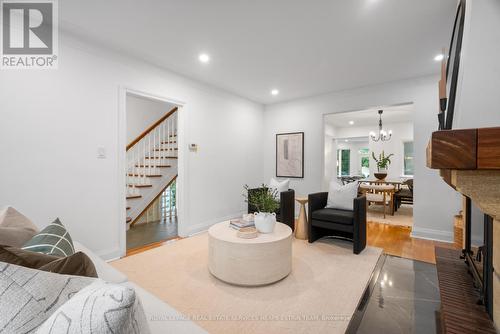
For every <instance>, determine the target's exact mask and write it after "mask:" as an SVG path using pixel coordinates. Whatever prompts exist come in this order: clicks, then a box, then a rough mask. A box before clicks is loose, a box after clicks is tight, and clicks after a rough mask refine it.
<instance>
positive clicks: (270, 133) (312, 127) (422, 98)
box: [263, 76, 460, 241]
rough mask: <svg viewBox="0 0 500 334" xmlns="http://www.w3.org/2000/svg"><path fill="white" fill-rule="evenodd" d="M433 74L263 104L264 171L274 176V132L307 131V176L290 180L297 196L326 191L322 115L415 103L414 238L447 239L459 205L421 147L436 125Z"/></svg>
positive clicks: (452, 191)
mask: <svg viewBox="0 0 500 334" xmlns="http://www.w3.org/2000/svg"><path fill="white" fill-rule="evenodd" d="M437 82H438V78H437V77H434V76H433V77H427V78H421V79H414V80H408V81H400V82H395V83H390V84H386V85H378V86H373V87H365V88H361V89H355V90H349V91H344V92H339V93H331V94H325V95H321V96H315V97H311V98H306V99H300V100H295V101H291V102H288V103H280V104H274V105H269V106H266V111H265V113H264V120H265V123H264V124H265V133H264V144H263V145H264V146H263V147H264V153H265V156H264V173H265V178H266V179H267V178H269V177H271V176H273V175H274V164H275V147H274V146H275V145H274V136H275V134H276V133H281V132H291V131H304V132H305V166H304V168H305V171H304V172H305V177H304V179H293V180H292V182H291V187H293V188H295V191H296V193H297V194H299V195H306V194H308V193H312V192H316V191H320V190H325V189H327V187H326V186H327V184H325V183H324V181H325V180H324V177H323V170H322V169H323V167H324V161H323V159H324V150H323V147H324V141H325V136H324V132H323V131H322V129H323V115H324V114H328V113H335V112H345V111H348V110H363V109H367V108H369V107H374V106H380V105H394V104H400V103H412V102H413V103H414V108H415V112H414V115H415V116H414V117H415V118H414V122H413V123H414V126H415V130H416V131H415V133H414V146H415V148H414V149H415V165H416V166H417V169H416V172H415V180H416V181H415V182H416V185H415V208H414V227H413V234H414V235H415V236H417V237H425V238H433V239H438V240H447V241H451V240H452V238H453V216H454V215H455V214H456V213H457V212H458V211H459V209H460V200H459V196H458V195H457V193H456V192H455V191H454V190H453V189H452V188H450V187H449V186H447V185H446V184H445V183H444V182H443V181H442V179H441V178H440V176H439V174H438V171H435V170H430V169H428V168H427V167H425V159H426V158H425V148H426V146H427V142H428V140H429V138H430V135H431V133H432V132H433V131H434V130H436V128H437V118H436V113H437V101H438V94H437V93H438V89H437Z"/></svg>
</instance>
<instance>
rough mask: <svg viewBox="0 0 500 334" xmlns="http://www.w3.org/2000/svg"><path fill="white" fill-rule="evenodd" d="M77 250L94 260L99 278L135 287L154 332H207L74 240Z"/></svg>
mask: <svg viewBox="0 0 500 334" xmlns="http://www.w3.org/2000/svg"><path fill="white" fill-rule="evenodd" d="M74 246H75V251H81V252H83V253H85V254H87V256H88V257H89V258H90V259H91V260H92V262H93V263H94V266H95V269H96V271H97V276H99V278H101V279H103V280H105V281H108V282H113V283H118V284H124V285H127V286H129V287H132V288H134V289H135V291H136V293H137V295H138V296H139V298H140V300H141V302H142V306H143V308H144V312H145V313H146V318H147V320H148V324H149V329H150V330H151V333H152V334H164V333H176V334H184V333H185V334H191V333H194V334H197V333H207V332H206V331H205V330H203V329H202V328H201V327H199V326H198V325H196V324H195V323H194V322H192V321H190V320H187V319H186V317H185V316H184V315H182V314H181V313H179V312H177V311H176V310H175V309H174V308H172V307H171V306H170V305H168V304H167V303H165V302H164V301H162V300H160V299H158V298H156V297H155V296H154V295H152V294H151V293H149V292H147V291H146V290H144V289H143V288H141V287H140V286H138V285H137V284H135V283H133V282H129V281H128V278H127V276H126V275H125V274H123V273H122V272H120V271H118V270H116V269H115V268H113V267H112V266H111V265H109V264H108V263H106V262H105V261H103V260H102V259H101V258H100V257H99V256H97V255H96V254H94V253H93V252H92V251H91V250H89V249H88V248H86V247H85V246H83V245H82V244H81V243H79V242H77V241H75V242H74Z"/></svg>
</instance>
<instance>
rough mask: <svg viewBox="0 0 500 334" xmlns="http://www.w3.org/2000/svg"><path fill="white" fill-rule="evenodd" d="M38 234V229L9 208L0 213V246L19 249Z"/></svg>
mask: <svg viewBox="0 0 500 334" xmlns="http://www.w3.org/2000/svg"><path fill="white" fill-rule="evenodd" d="M37 233H38V228H37V227H36V226H35V225H34V224H33V223H32V222H31V220H29V219H28V218H27V217H25V216H24V215H23V214H21V213H20V212H18V211H17V210H16V209H14V208H13V207H11V206H8V207H6V208H4V209H3V210H2V211H1V212H0V245H7V246H15V247H21V246H22V245H24V243H25V242H27V241H28V240H30V239H31V238H32V237H33V236H34V235H35V234H37Z"/></svg>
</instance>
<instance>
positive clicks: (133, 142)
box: [127, 107, 177, 151]
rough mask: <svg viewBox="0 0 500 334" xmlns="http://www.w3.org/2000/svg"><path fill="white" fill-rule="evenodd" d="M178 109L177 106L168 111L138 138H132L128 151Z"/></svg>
mask: <svg viewBox="0 0 500 334" xmlns="http://www.w3.org/2000/svg"><path fill="white" fill-rule="evenodd" d="M176 111H177V107H175V108H173V109H172V110H170V111H169V112H168V113H166V114H165V115H164V116H162V117H161V118H160V119H159V120H157V121H156V122H155V123H154V124H153V125H151V126H150V127H149V128H147V129H146V130H145V131H144V132H143V133H141V134H140V135H139V136H138V137H137V138H135V139H134V140H132V141H131V142H130V143H129V144H128V145H127V151H128V150H130V149H131V148H132V147H134V145H135V144H137V143H138V142H139V141H140V140H141V139H142V138H144V137H146V136H147V135H148V134H149V133H150V132H151V131H153V130H154V128H156V127H157V126H158V125H160V124H161V123H162V122H163V121H164V120H166V119H167V118H169V117H170V116H171V115H172V114H173V113H175V112H176Z"/></svg>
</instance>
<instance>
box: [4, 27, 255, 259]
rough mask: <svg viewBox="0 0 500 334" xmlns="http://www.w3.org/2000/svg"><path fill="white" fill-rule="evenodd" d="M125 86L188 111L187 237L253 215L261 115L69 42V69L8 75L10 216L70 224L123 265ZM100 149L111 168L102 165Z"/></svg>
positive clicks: (65, 57) (208, 90)
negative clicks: (248, 194)
mask: <svg viewBox="0 0 500 334" xmlns="http://www.w3.org/2000/svg"><path fill="white" fill-rule="evenodd" d="M120 86H125V87H130V88H133V89H136V90H139V91H144V92H148V93H150V94H153V95H157V96H165V97H172V98H176V99H178V100H182V101H185V102H186V104H185V107H184V108H183V109H182V110H181V111H180V112H182V113H184V120H185V124H186V132H185V138H184V140H183V142H184V143H185V144H186V145H187V143H197V144H198V145H199V151H198V152H197V153H193V152H189V151H188V152H187V153H186V154H187V156H186V157H185V161H184V163H185V172H186V174H185V178H184V180H185V183H184V184H183V185H180V184H179V186H180V187H181V189H179V194H181V192H184V195H183V199H184V200H185V201H184V206H183V209H184V216H183V217H184V220H183V221H180V226H179V229H180V232H181V233H182V234H183V235H186V234H190V233H194V232H196V231H199V230H201V229H204V228H206V227H207V226H209V225H210V224H212V223H214V222H218V221H220V220H222V219H225V218H227V217H230V216H234V215H237V214H240V213H241V212H242V211H244V210H245V203H244V202H243V200H242V196H241V192H242V189H243V188H242V187H243V185H244V184H245V183H249V184H256V183H259V182H262V139H261V138H262V134H263V129H262V122H263V108H262V106H261V105H259V104H256V103H253V102H251V101H248V100H246V99H243V98H240V97H237V96H235V95H232V94H229V93H226V92H224V91H221V90H218V89H215V88H212V87H210V86H207V85H203V84H200V83H197V82H195V81H192V80H189V79H186V78H184V77H181V76H178V75H176V74H173V73H171V72H168V71H164V70H162V69H160V68H156V67H153V66H150V65H147V64H145V63H142V62H140V61H136V60H133V59H128V58H125V57H124V56H122V55H121V54H118V53H112V52H108V51H104V50H102V49H99V48H97V47H94V46H92V45H88V44H85V43H82V42H79V41H77V40H75V39H73V38H70V37H68V36H64V35H63V36H61V43H60V58H59V69H57V70H24V71H15V70H12V71H2V72H1V74H0V114H1V122H0V156H1V157H2V158H1V159H2V160H1V161H2V163H1V164H0V206H3V205H6V204H11V205H13V206H15V207H16V208H18V209H19V210H20V211H21V212H23V213H25V214H26V215H27V216H28V217H30V218H31V219H32V220H33V221H34V222H35V223H36V224H37V225H38V226H39V227H43V226H45V225H46V224H48V223H50V222H51V221H52V220H53V219H55V218H56V217H60V218H61V221H62V222H63V223H64V224H65V225H66V226H67V227H68V229H69V231H70V233H71V235H72V236H73V237H74V239H77V240H80V241H81V242H82V243H84V244H86V245H87V246H88V247H89V248H91V249H93V250H94V251H97V253H98V254H100V255H102V256H104V257H106V258H110V257H115V256H118V255H119V254H120V250H119V244H120V240H119V239H120V238H121V237H120V231H122V230H123V227H124V225H125V222H124V221H123V220H122V218H123V219H124V217H125V216H124V215H125V212H124V211H125V210H123V213H122V211H121V210H120V209H121V208H122V207H123V208H124V207H125V203H124V201H125V198H120V197H119V196H118V195H117V194H118V192H119V190H120V189H124V188H125V186H124V181H125V178H124V177H123V178H120V173H123V176H124V171H119V170H118V163H119V161H118V156H119V152H120V151H119V150H123V149H124V148H123V147H119V146H118V138H119V133H118V131H119V128H118V124H119V117H118V113H119V92H120V91H119V88H120ZM123 131H124V133H123V137H125V125H123ZM98 146H104V147H105V149H106V152H107V158H106V159H97V147H98ZM182 172H183V171H179V173H182ZM122 182H123V184H122Z"/></svg>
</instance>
